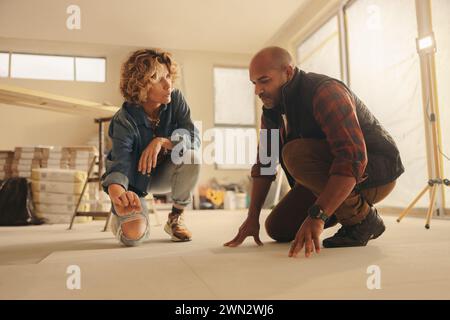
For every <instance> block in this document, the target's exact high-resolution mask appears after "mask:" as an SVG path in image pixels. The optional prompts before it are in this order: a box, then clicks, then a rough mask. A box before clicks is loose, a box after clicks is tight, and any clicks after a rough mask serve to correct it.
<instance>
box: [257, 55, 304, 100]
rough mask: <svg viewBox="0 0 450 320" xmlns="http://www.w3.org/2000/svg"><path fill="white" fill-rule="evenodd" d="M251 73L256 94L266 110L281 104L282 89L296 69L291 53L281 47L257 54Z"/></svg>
mask: <svg viewBox="0 0 450 320" xmlns="http://www.w3.org/2000/svg"><path fill="white" fill-rule="evenodd" d="M249 73H250V81H251V82H252V83H253V84H254V85H255V94H256V95H258V96H259V97H260V98H261V100H262V102H263V103H264V106H265V107H266V108H273V107H274V106H276V105H277V104H279V102H280V99H281V87H282V86H283V85H284V84H285V83H286V82H288V81H289V80H291V79H292V77H293V75H294V73H295V67H294V64H293V62H292V57H291V55H290V54H289V52H287V51H286V50H284V49H283V48H280V47H267V48H264V49H262V50H261V51H259V52H258V53H257V54H255V56H254V57H253V59H252V61H251V63H250V68H249Z"/></svg>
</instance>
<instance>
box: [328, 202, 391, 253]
mask: <svg viewBox="0 0 450 320" xmlns="http://www.w3.org/2000/svg"><path fill="white" fill-rule="evenodd" d="M384 230H386V227H385V225H384V223H383V220H382V219H381V217H380V216H379V215H378V212H377V209H375V207H370V210H369V213H368V214H367V216H366V218H365V219H364V220H363V221H361V222H360V223H358V224H355V225H352V226H342V227H341V228H340V229H339V230H338V232H337V233H336V234H335V235H334V236H332V237H330V238H327V239H325V240H323V246H324V247H325V248H340V247H363V246H365V245H367V242H369V240H371V239H376V238H378V237H379V236H381V234H382V233H383V232H384Z"/></svg>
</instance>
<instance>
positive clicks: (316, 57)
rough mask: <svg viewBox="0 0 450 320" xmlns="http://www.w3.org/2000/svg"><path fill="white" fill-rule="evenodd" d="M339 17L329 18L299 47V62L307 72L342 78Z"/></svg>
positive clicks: (300, 66) (301, 67)
mask: <svg viewBox="0 0 450 320" xmlns="http://www.w3.org/2000/svg"><path fill="white" fill-rule="evenodd" d="M339 57H340V54H339V31H338V18H337V17H336V16H335V17H333V18H331V19H330V20H328V22H327V23H325V24H324V25H323V26H322V27H321V28H319V29H318V30H317V31H316V32H315V33H313V34H312V35H311V36H310V37H309V38H307V39H306V40H305V41H304V42H302V43H301V44H300V45H299V46H298V48H297V63H298V66H299V68H300V69H302V70H304V71H306V72H314V73H321V74H325V75H327V76H329V77H332V78H335V79H341V71H340V59H339Z"/></svg>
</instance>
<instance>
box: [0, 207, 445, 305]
mask: <svg viewBox="0 0 450 320" xmlns="http://www.w3.org/2000/svg"><path fill="white" fill-rule="evenodd" d="M380 213H381V215H382V216H383V218H384V220H385V223H386V226H387V230H386V232H385V233H384V234H383V236H382V237H380V238H379V239H377V240H373V241H370V242H369V244H368V245H367V247H360V248H343V249H322V252H321V253H320V255H316V254H314V255H313V256H312V257H311V258H309V259H306V258H304V256H301V257H299V258H296V259H292V258H288V257H287V254H288V249H289V244H278V243H275V242H273V241H271V240H270V238H269V237H268V236H267V235H266V233H265V231H264V228H263V226H264V218H265V217H266V216H267V214H268V211H264V212H263V213H262V216H261V226H262V231H261V239H262V241H264V243H265V245H264V246H263V247H257V246H256V244H255V243H254V242H253V240H252V239H251V238H248V239H247V241H246V242H245V243H244V244H243V245H242V246H240V247H238V248H227V247H223V246H222V244H223V243H224V242H226V241H228V240H230V239H231V238H232V237H234V236H235V233H236V232H237V229H238V227H239V226H240V224H241V222H242V221H243V219H244V217H245V215H246V212H245V211H223V210H216V211H208V210H205V211H189V212H187V213H186V223H187V225H188V226H189V228H190V229H191V230H192V232H193V235H194V238H193V241H191V242H187V243H173V242H171V241H170V240H169V237H168V236H167V235H166V234H165V233H164V231H163V230H162V228H163V226H153V227H152V230H151V239H150V240H149V241H148V242H147V243H146V244H144V245H143V246H141V247H136V248H125V247H122V246H120V245H118V244H117V241H116V239H115V238H113V236H112V234H111V232H101V230H102V228H103V225H104V222H102V221H94V222H91V223H85V224H76V225H75V227H74V230H72V231H68V230H66V229H67V225H44V226H33V227H6V228H5V227H2V228H1V229H0V299H175V300H178V299H295V300H301V299H450V221H449V220H437V219H433V220H432V222H431V229H430V230H426V229H425V228H424V223H425V220H424V219H422V218H413V217H407V218H405V219H404V220H403V221H402V222H401V223H400V224H398V223H397V222H396V221H395V217H394V216H391V215H383V212H382V211H380ZM159 214H160V217H161V221H162V222H165V217H166V213H165V212H160V213H159ZM151 218H152V224H153V225H154V224H155V219H154V216H151ZM337 228H338V226H336V227H334V228H332V229H329V230H326V231H325V233H324V234H323V237H327V236H330V235H332V234H334V232H336V231H337ZM70 265H77V266H79V267H80V271H81V277H80V283H81V289H80V290H69V289H67V284H66V282H67V278H68V277H69V276H70V275H69V274H67V273H66V272H67V268H68V266H70ZM370 266H375V268H378V267H379V269H378V270H379V271H380V273H379V275H380V277H379V279H380V281H379V284H380V287H381V288H380V289H372V290H369V289H368V286H367V282H368V279H369V278H370V277H372V278H370V279H372V280H373V279H374V278H373V276H374V274H372V273H368V268H369V267H370ZM372 268H374V267H372ZM372 270H374V269H369V271H371V272H372ZM369 283H372V284H374V283H375V282H373V281H372V282H371V281H369Z"/></svg>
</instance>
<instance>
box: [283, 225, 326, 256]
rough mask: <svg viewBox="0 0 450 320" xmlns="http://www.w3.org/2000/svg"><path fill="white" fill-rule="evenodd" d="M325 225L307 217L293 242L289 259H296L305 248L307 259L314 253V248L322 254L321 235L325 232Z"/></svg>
mask: <svg viewBox="0 0 450 320" xmlns="http://www.w3.org/2000/svg"><path fill="white" fill-rule="evenodd" d="M324 225H325V223H324V222H323V220H321V219H313V218H311V217H307V218H306V219H305V221H304V222H303V224H302V226H301V227H300V229H299V230H298V232H297V235H296V236H295V239H294V241H293V242H292V245H291V249H290V250H289V257H296V256H297V254H298V253H299V252H300V251H301V250H302V249H303V247H305V257H307V258H309V256H310V255H311V253H312V252H313V251H314V248H315V249H316V253H320V235H321V234H322V232H323V227H324Z"/></svg>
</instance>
